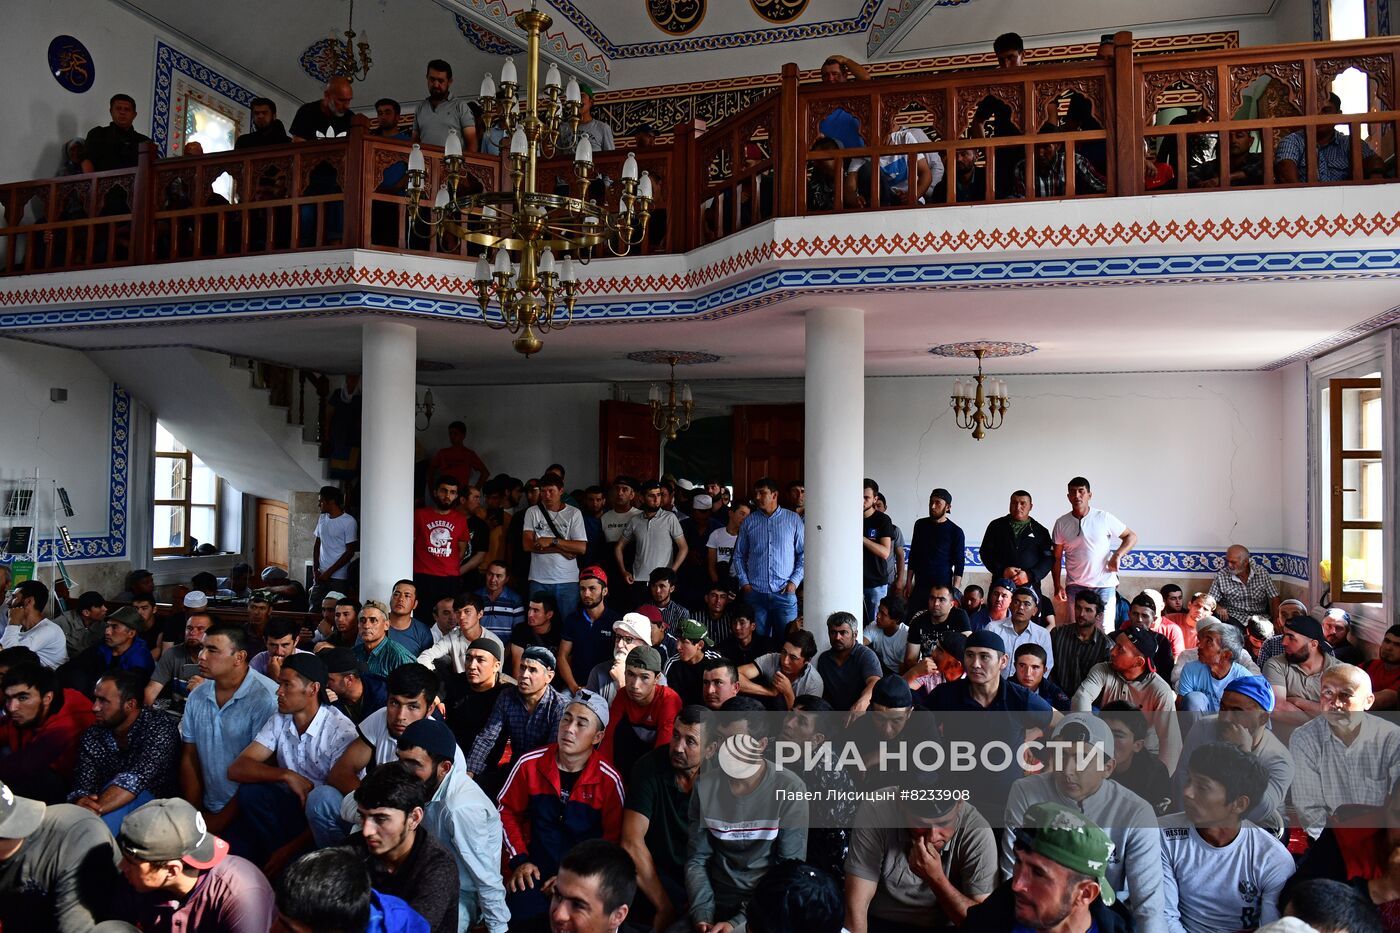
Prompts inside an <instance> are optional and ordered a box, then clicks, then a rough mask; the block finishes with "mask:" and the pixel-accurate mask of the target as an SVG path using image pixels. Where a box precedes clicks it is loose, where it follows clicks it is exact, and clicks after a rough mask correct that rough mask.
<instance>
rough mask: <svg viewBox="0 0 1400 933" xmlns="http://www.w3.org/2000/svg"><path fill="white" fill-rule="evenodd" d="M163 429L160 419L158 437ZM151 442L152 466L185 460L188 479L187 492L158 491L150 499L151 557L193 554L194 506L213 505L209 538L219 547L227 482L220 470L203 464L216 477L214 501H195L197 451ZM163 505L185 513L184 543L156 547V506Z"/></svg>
mask: <svg viewBox="0 0 1400 933" xmlns="http://www.w3.org/2000/svg"><path fill="white" fill-rule="evenodd" d="M160 431H161V426H160V423H159V422H158V421H157V423H156V431H155V436H156V437H157V438H158V437H159V436H160ZM165 433H166V434H168V435H169V436H170V437H171V439H172V440H175V442H176V443H177V444H181V442H180V441H179V439H178V438H176V437H175V435H174V434H171V433H170V431H169V429H168V428H167V429H165ZM152 446H153V447H155V450H154V451H153V453H152V466H153V467H157V464H159V462H160V461H161V460H179V461H182V462H183V463H184V464H185V479H184V484H183V485H184V496H183V497H182V498H178V499H173V498H160V497H159V496H158V495H153V496H152V499H151V556H152V557H190V556H193V555H192V554H191V553H190V527H191V524H192V520H193V518H194V510H195V509H211V510H212V511H213V514H214V536H213V539H212V541H210V542H209V543H212V544H213V545H214V546H215V547H216V548H217V547H219V542H220V539H221V536H222V534H223V528H222V521H221V517H222V513H223V485H224V484H223V480H222V479H221V478H220V477H219V474H218V473H216V472H214V470H213V468H212V467H210V466H209V465H208V464H204V467H205V469H207V470H209V472H210V473H211V474H212V475H213V477H214V501H213V502H195V501H194V461H195V457H196V454H195V453H194V451H192V450H190V449H189V448H185V449H184V450H161V449H160V448H159V446H158V444H156V443H153V444H152ZM181 446H184V445H183V444H181ZM200 462H201V463H203V461H202V460H201V461H200ZM153 475H154V476H159V475H160V470H159V468H158V467H157V468H156V469H154V470H153ZM162 507H169V508H178V509H180V510H181V514H182V515H183V517H184V525H183V529H182V531H181V534H180V541H181V543H180V545H178V546H176V547H156V546H155V533H156V528H157V519H156V510H157V509H159V508H162ZM201 543H203V542H201Z"/></svg>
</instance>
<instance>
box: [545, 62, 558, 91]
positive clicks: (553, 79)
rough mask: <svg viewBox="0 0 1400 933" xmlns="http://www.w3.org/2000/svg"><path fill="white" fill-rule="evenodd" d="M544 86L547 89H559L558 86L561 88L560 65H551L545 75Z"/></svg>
mask: <svg viewBox="0 0 1400 933" xmlns="http://www.w3.org/2000/svg"><path fill="white" fill-rule="evenodd" d="M544 86H545V87H547V88H549V87H558V86H559V66H558V65H555V64H551V65H550V66H549V70H548V71H546V72H545V73H544Z"/></svg>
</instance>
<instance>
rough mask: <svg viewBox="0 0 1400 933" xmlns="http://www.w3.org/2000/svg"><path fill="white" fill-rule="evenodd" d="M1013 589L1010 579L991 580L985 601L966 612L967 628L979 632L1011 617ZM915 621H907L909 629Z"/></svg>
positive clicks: (1013, 585) (1014, 587)
mask: <svg viewBox="0 0 1400 933" xmlns="http://www.w3.org/2000/svg"><path fill="white" fill-rule="evenodd" d="M1014 589H1016V584H1014V583H1012V582H1011V581H1010V580H995V581H993V582H992V585H991V587H990V588H989V589H988V590H987V601H986V602H985V603H983V604H982V605H981V606H979V607H978V608H977V609H975V610H974V611H972V612H969V613H968V616H967V623H968V624H967V630H968V631H973V632H979V631H981V630H982V629H984V628H986V627H987V626H989V625H991V624H992V623H993V622H1001V621H1002V620H1004V619H1009V618H1011V592H1012V591H1013V590H1014ZM916 618H917V617H916ZM915 621H916V619H911V620H910V621H909V626H910V629H911V631H912V629H913V625H914V622H915ZM954 628H956V625H955V626H954Z"/></svg>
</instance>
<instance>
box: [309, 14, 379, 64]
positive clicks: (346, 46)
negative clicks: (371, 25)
mask: <svg viewBox="0 0 1400 933" xmlns="http://www.w3.org/2000/svg"><path fill="white" fill-rule="evenodd" d="M356 49H358V50H359V53H360V57H359V59H358V60H357V59H356V58H355V51H356ZM373 63H374V60H373V59H372V58H370V54H369V34H368V33H360V41H359V42H358V43H357V42H356V41H355V0H350V19H349V21H348V22H347V23H346V26H345V40H344V41H341V40H340V39H338V38H336V34H335V30H334V29H332V30H331V34H330V36H329V41H328V42H327V43H326V45H325V46H324V47H323V48H322V50H321V54H320V55H318V56H317V64H318V65H320V67H321V73H322V74H328V75H337V76H340V77H344V78H347V79H349V80H351V81H363V80H364V79H365V76H366V75H368V74H369V66H370V65H372V64H373Z"/></svg>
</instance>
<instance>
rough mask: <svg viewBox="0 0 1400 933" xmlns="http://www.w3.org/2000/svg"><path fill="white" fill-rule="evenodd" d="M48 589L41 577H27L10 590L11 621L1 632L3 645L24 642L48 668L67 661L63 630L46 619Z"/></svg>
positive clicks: (0, 640) (1, 643)
mask: <svg viewBox="0 0 1400 933" xmlns="http://www.w3.org/2000/svg"><path fill="white" fill-rule="evenodd" d="M48 604H49V588H48V587H47V586H45V585H44V584H43V583H41V582H40V581H38V580H26V581H24V582H23V583H20V584H17V585H16V586H15V587H14V588H13V589H12V590H10V601H9V610H10V615H9V624H8V625H6V626H5V631H4V633H3V634H0V648H13V647H15V646H16V645H23V646H24V647H26V648H28V649H30V650H31V651H33V652H34V653H35V654H37V655H38V656H39V660H40V661H42V662H43V664H44V666H45V667H51V668H55V669H56V668H58V667H59V666H60V665H62V664H63V662H64V661H66V660H68V645H67V639H66V638H65V637H64V634H63V629H62V628H61V627H60V626H59V625H58V623H57V622H54V621H53V620H52V619H46V618H44V608H45V607H46V606H48Z"/></svg>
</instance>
